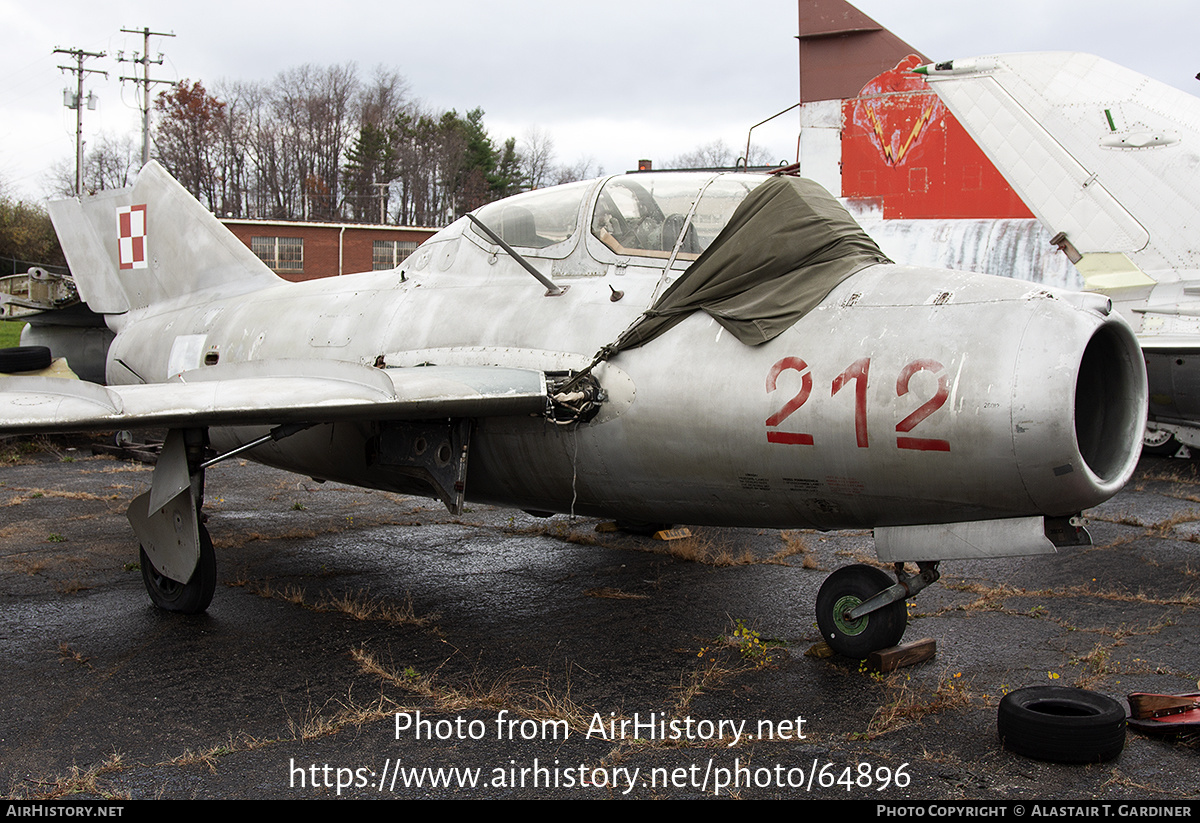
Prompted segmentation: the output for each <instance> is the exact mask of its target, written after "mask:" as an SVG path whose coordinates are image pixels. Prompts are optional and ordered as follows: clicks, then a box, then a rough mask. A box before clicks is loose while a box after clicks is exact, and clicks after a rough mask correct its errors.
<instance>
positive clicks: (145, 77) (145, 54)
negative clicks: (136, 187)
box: [117, 28, 175, 166]
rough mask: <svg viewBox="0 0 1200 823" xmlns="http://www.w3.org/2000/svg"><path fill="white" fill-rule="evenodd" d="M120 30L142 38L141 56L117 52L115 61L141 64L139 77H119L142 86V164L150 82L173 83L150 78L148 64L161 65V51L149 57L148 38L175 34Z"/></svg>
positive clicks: (147, 137)
mask: <svg viewBox="0 0 1200 823" xmlns="http://www.w3.org/2000/svg"><path fill="white" fill-rule="evenodd" d="M121 31H123V32H125V33H126V34H140V35H142V38H143V40H142V42H143V46H142V55H141V57H139V56H138V53H137V52H136V51H135V52H134V53H133V57H126V56H125V52H117V62H118V63H141V64H142V76H141V77H122V78H120V79H121V82H122V83H124V82H125V81H126V80H132V81H133V82H134V83H137V84H138V85H140V86H141V87H142V165H143V166H144V165H146V164H147V163H149V162H150V85H151V84H152V83H166V84H168V85H174V81H172V80H151V79H150V64H151V63H154V64H155V65H159V66H161V65H162V61H163V56H162V53H161V52H160V53H159V55H158V59H157V60H151V59H150V38H151V37H174V36H175V35H174V34H171V33H169V32H162V31H150V29H148V28H144V29H141V30H138V29H121Z"/></svg>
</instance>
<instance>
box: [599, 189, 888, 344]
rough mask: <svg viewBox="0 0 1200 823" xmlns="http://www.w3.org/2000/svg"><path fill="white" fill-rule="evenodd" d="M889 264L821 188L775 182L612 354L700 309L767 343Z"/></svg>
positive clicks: (742, 336)
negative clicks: (835, 293) (856, 279)
mask: <svg viewBox="0 0 1200 823" xmlns="http://www.w3.org/2000/svg"><path fill="white" fill-rule="evenodd" d="M890 262H891V261H890V260H888V258H887V257H885V256H884V254H883V252H882V251H880V250H879V247H878V246H877V245H875V241H874V240H872V239H871V238H870V237H868V236H867V234H866V233H865V232H864V231H863V230H862V228H861V227H860V226H859V225H858V224H857V223H855V222H854V218H853V217H851V216H850V214H849V212H847V211H846V209H845V208H843V207H842V205H841V204H840V203H838V202H837V200H835V199H834V198H833V196H832V195H831V194H829V192H827V191H826V190H825V189H823V188H821V186H819V185H817V184H816V183H814V182H812V181H811V180H804V179H802V178H798V177H782V176H780V177H772V178H770V179H769V180H767V181H766V182H765V183H763V184H762V185H760V186H758V187H757V188H755V189H754V190H753V191H751V192H750V194H749V195H747V196H746V199H745V200H743V201H742V202H741V204H740V205H739V206H738V207H737V209H736V210H735V211H734V213H733V216H732V217H731V218H730V220H729V223H728V224H727V225H726V226H725V228H724V229H722V231H721V233H720V234H718V235H717V237H716V238H715V239H714V240H713V242H712V244H711V245H710V246H709V247H708V248H707V249H706V250H705V251H704V253H703V254H701V255H700V257H699V258H697V259H696V262H695V263H693V264H692V265H691V266H690V267H688V269H687V271H685V272H684V273H683V274H682V275H680V277H679V279H678V280H676V281H675V282H674V283H672V284H671V287H670V288H668V289H667V290H666V291H665V292H663V295H662V297H660V298H659V300H658V302H657V303H655V304H654V305H653V306H652V307H650V309H648V310H647V311H646V312H645V314H643V315H642V317H641V319H640V320H639V321H638V322H637V323H635V324H634V325H633V326H631V327H630V328H629V329H628V330H626V331H625V333H624V334H622V335H621V336H620V337H619V338H618V339H617V342H616V343H615V344H613V345H612V346H611V347H609V354H615V353H616V352H618V351H620V350H622V349H631V348H636V347H638V346H641V345H643V344H645V343H648V342H649V341H651V340H653V339H654V338H655V337H658V336H659V335H660V334H662V333H663V332H665V331H667V329H669V328H671V327H672V326H674V325H675V324H676V323H678V322H679V321H681V320H683V319H684V318H685V317H686V316H687V315H689V314H691V313H692V312H694V311H696V310H698V309H700V310H703V311H705V312H708V314H710V315H712V317H713V318H714V319H716V321H717V322H718V323H720V324H721V325H722V326H724V327H725V328H726V329H728V330H729V331H730V332H731V333H732V334H733V335H734V336H735V337H737V339H738V340H740V341H742V342H743V343H746V344H747V345H751V346H755V345H758V344H760V343H765V342H766V341H768V340H771V339H773V338H774V337H776V336H778V335H779V334H781V333H782V332H783V331H785V330H786V329H788V328H789V327H791V326H792V324H794V323H795V322H796V321H797V320H799V319H800V318H801V317H803V316H804V315H805V314H806V313H808V312H809V311H811V310H812V309H813V308H814V307H815V306H816V305H817V304H818V303H820V302H821V301H822V300H824V299H825V296H826V295H827V294H829V292H831V291H832V290H833V288H834V287H835V286H836V285H837V284H838V283H840V282H842V281H843V280H845V279H846V278H847V277H849V276H850V275H852V274H854V273H855V272H856V271H859V270H861V269H864V268H866V267H867V266H872V265H875V264H876V263H890Z"/></svg>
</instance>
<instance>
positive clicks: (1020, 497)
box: [0, 163, 1146, 658]
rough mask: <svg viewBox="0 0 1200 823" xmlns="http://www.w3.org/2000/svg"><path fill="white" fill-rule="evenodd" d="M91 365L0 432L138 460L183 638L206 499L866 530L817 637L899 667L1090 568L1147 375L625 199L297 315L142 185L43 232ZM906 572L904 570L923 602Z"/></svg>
mask: <svg viewBox="0 0 1200 823" xmlns="http://www.w3.org/2000/svg"><path fill="white" fill-rule="evenodd" d="M51 215H52V218H53V220H54V223H55V226H56V229H57V231H58V232H59V236H60V238H61V240H62V242H63V246H64V249H65V250H66V253H67V258H68V260H69V262H70V265H71V269H72V271H73V272H74V273H75V278H76V284H77V287H78V289H79V293H80V295H81V297H82V298H83V299H84V300H85V301H86V303H87V305H88V306H89V307H90V309H91V310H92V311H94V312H97V313H99V314H101V315H103V316H104V317H105V319H106V322H107V323H108V325H109V327H110V328H111V329H112V331H113V332H114V333H115V338H114V340H113V342H112V345H111V346H110V348H109V350H108V355H107V367H106V371H107V374H106V381H107V384H108V385H105V386H102V385H98V384H95V383H89V382H84V381H78V380H70V379H64V378H55V377H44V376H17V377H9V378H4V379H3V380H0V409H2V413H0V432H5V433H19V432H37V431H43V432H44V431H78V430H96V431H102V430H111V429H130V428H135V427H150V426H152V427H159V428H165V429H167V430H168V431H169V434H168V436H167V438H166V441H165V444H164V446H163V451H162V454H161V457H160V460H159V462H158V465H157V467H156V469H155V472H154V475H153V477H152V481H151V487H150V490H149V491H147V492H146V493H145V494H142V495H140V496H139V497H137V498H136V499H134V500H133V501H132V503H131V505H130V508H129V519H130V522H131V525H132V527H133V531H134V533H135V534H136V537H137V540H138V542H139V544H140V546H141V568H142V572H143V577H144V580H145V585H146V588H147V591H148V592H149V595H150V597H151V599H152V600H153V602H154V603H155V604H157V605H158V606H160V607H161V608H164V609H167V610H174V611H180V612H188V613H194V612H199V611H203V610H204V609H205V608H207V606H208V604H209V602H210V600H211V598H212V596H213V590H214V586H215V578H216V565H215V564H216V561H215V554H214V550H213V545H212V541H211V540H210V539H209V536H208V533H207V529H206V527H205V525H204V524H203V519H202V517H201V508H202V506H203V501H204V478H205V470H206V469H207V468H208V467H210V466H212V465H213V464H214V463H216V462H218V461H220V460H223V459H225V458H227V457H229V456H232V455H235V454H240V455H244V456H245V457H247V458H249V459H252V460H256V461H259V462H262V463H265V464H269V465H272V466H276V467H279V468H283V469H286V470H289V471H293V472H297V473H300V474H304V475H308V476H311V477H314V478H318V479H322V480H324V479H328V480H334V481H339V482H344V483H350V484H356V485H360V486H366V487H371V488H376V489H385V490H389V491H394V492H400V493H406V494H421V495H426V496H431V497H437V498H440V499H441V500H442V501H443V502H444V503H445V504H446V505H447V506H448V507H449V508H450V509H451V510H452V511H458V510H460V509H461V507H462V505H463V502H464V500H475V501H481V502H486V503H492V504H498V505H502V506H509V507H515V508H520V509H524V510H526V511H530V512H533V513H539V514H549V513H555V512H559V513H572V514H578V515H588V516H598V517H606V518H613V519H616V520H617V521H619V522H624V523H627V524H667V523H688V524H697V525H724V526H751V527H772V528H812V529H840V528H870V529H874V536H875V543H876V550H877V553H878V555H879V557H880V559H881V560H883V561H884V562H885V563H890V564H892V567H893V569H894V572H895V580H893V579H892V578H891V577H889V575H888V574H886V573H884V572H883V571H880V570H879V569H877V568H875V567H873V566H868V565H862V564H859V565H852V566H847V567H844V568H842V569H839V570H837V571H835V572H833V573H832V574H831V575H830V576H829V577H828V578H827V579H826V580H825V582H824V583H823V585H822V586H821V589H820V592H819V594H818V597H817V617H818V623H819V625H820V627H821V631H822V634H823V635H824V637H825V638H826V639H827V641H828V642H829V643H830V645H831V646H832V647H833V648H834V649H835V650H836V651H838V652H840V653H842V654H845V655H849V656H854V657H859V658H861V657H865V656H866V655H867V653H868V652H870V651H873V650H876V649H880V648H884V647H888V646H892V645H895V644H896V643H898V642H899V641H900V639H901V636H902V634H903V632H904V629H905V626H906V620H907V617H906V606H905V600H906V598H908V597H910V596H912V595H914V594H915V593H916V592H917V591H919V590H920V589H921V588H924V587H925V586H927V585H929V584H930V583H932V582H934V581H935V580H936V579H937V578H938V574H939V572H938V569H939V564H940V563H941V562H942V561H944V560H951V559H957V558H975V557H997V556H1015V555H1025V554H1038V553H1043V552H1052V551H1054V550H1055V549H1054V547H1055V545H1072V544H1078V543H1081V542H1086V540H1087V536H1086V531H1084V530H1083V528H1082V527H1081V524H1080V520H1079V519H1078V515H1079V513H1080V512H1081V511H1082V510H1083V509H1086V508H1088V507H1090V506H1093V505H1096V504H1098V503H1100V502H1101V501H1103V500H1105V499H1106V498H1108V497H1109V496H1111V495H1112V494H1114V493H1115V492H1116V491H1117V490H1118V489H1120V487H1121V486H1122V485H1123V484H1124V483H1125V482H1126V480H1127V479H1128V478H1129V476H1130V475H1131V473H1132V472H1133V470H1134V468H1135V465H1136V461H1137V457H1138V445H1139V440H1140V434H1141V431H1142V429H1143V426H1144V424H1145V414H1146V384H1145V374H1144V370H1143V367H1142V362H1141V355H1140V352H1139V351H1138V347H1137V342H1136V339H1135V337H1134V335H1133V332H1132V330H1131V329H1130V327H1129V325H1128V323H1127V322H1125V321H1124V320H1123V319H1121V318H1120V316H1119V315H1117V314H1115V313H1113V312H1112V310H1111V303H1110V301H1109V300H1108V299H1106V298H1104V297H1101V296H1098V295H1086V294H1077V293H1070V292H1062V291H1056V290H1052V289H1048V288H1044V287H1041V286H1037V285H1034V284H1029V283H1023V282H1019V281H1015V280H1010V279H1006V278H998V277H989V276H985V275H975V274H966V273H961V272H952V271H945V270H937V269H922V268H916V267H909V266H902V265H896V264H893V263H892V262H891V261H889V260H888V259H887V258H886V257H884V255H883V254H882V253H881V252H880V251H879V249H878V247H877V246H876V245H875V243H874V242H873V241H872V240H871V239H870V238H869V237H868V236H867V235H866V234H865V233H864V232H863V231H862V230H861V229H860V228H859V227H858V225H857V224H856V223H855V222H854V221H853V219H852V218H851V217H850V216H849V214H848V213H847V212H846V211H845V209H844V208H842V207H841V205H839V204H838V202H837V201H836V200H835V199H834V198H833V197H832V196H831V195H829V194H828V193H827V192H825V191H824V190H823V189H821V188H820V187H819V186H817V185H816V184H814V183H812V182H810V181H806V180H802V179H799V178H795V177H790V176H786V175H775V176H767V175H753V174H733V173H725V174H714V173H649V174H628V175H618V176H613V177H608V178H603V179H599V180H594V181H588V182H581V183H572V184H568V185H565V186H559V187H554V188H548V189H542V190H537V191H531V192H527V193H524V194H520V195H517V196H515V197H512V198H509V199H506V200H502V201H498V202H495V203H491V204H489V205H486V206H483V207H482V208H480V209H478V210H477V211H476V212H474V213H472V214H470V215H468V216H466V217H464V218H462V219H459V220H458V221H456V222H454V223H452V224H451V225H450V226H448V227H447V228H445V229H443V230H441V231H440V232H438V233H437V234H436V235H435V236H433V237H432V238H431V239H430V240H428V241H427V242H426V243H424V244H423V245H422V246H421V247H420V248H419V249H418V250H417V251H416V252H415V253H414V254H413V255H412V256H411V257H410V258H409V259H408V260H407V261H405V262H404V263H403V264H402V265H401V266H400V267H398V268H396V269H394V270H391V271H384V272H368V273H363V274H357V275H348V276H343V277H334V278H327V279H320V280H310V281H307V282H304V283H288V282H285V281H283V280H281V279H280V278H279V277H277V276H276V275H275V274H274V273H273V272H272V271H271V270H270V269H269V268H267V266H266V265H265V264H264V263H263V262H262V261H260V260H259V259H258V257H256V256H255V255H254V254H253V253H252V252H251V251H250V250H249V249H247V248H246V247H245V246H244V245H243V244H242V243H240V242H239V241H238V240H237V239H236V238H234V237H233V236H232V235H231V234H229V232H228V231H227V230H226V229H225V228H224V227H223V226H222V225H221V224H220V223H219V222H218V221H217V220H216V219H215V218H214V217H213V216H212V215H211V214H209V213H208V212H207V211H206V210H205V209H204V208H203V207H202V206H200V204H199V203H197V202H196V201H195V200H194V199H193V198H192V197H191V196H190V195H189V194H187V192H186V191H185V190H184V189H183V188H182V187H181V186H180V185H179V184H178V183H176V182H175V181H174V180H173V179H171V178H170V176H169V175H168V174H167V173H166V172H165V171H164V170H163V169H161V168H160V167H159V166H158V165H156V164H154V163H150V164H149V165H147V166H146V167H145V168H144V169H143V170H142V171H141V173H140V175H139V177H138V179H137V181H136V183H135V184H134V185H133V186H132V187H130V188H128V189H123V190H120V191H114V192H105V193H102V194H99V195H96V196H95V197H91V198H88V199H86V200H84V201H82V202H80V201H78V200H73V199H72V200H65V201H60V202H57V203H54V204H52V205H51ZM906 564H915V569H913V568H911V567H910V566H908V565H906Z"/></svg>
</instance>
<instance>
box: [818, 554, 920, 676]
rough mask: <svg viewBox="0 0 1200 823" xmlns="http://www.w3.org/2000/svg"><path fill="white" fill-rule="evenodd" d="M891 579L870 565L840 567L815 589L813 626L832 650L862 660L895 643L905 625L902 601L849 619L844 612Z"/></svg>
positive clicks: (873, 593)
mask: <svg viewBox="0 0 1200 823" xmlns="http://www.w3.org/2000/svg"><path fill="white" fill-rule="evenodd" d="M892 583H893V580H892V579H891V578H890V577H888V575H887V573H886V572H883V571H880V570H879V569H877V568H875V567H874V566H866V565H862V564H859V565H855V566H843V567H842V568H840V569H838V570H837V571H835V572H834V573H833V574H831V575H829V577H827V578H825V582H824V583H822V584H821V590H820V591H819V592H817V625H818V626H819V627H820V629H821V636H822V637H824V638H825V642H826V643H828V644H829V646H830V648H832V649H833V650H834V651H835V652H837V653H838V654H840V655H844V656H846V657H852V658H854V659H855V660H862V659H863V658H865V657H866V656H867V655H868V654H870V653H871V652H873V651H878V650H879V649H886V648H888V647H890V646H895V645H896V644H897V643H899V642H900V638H901V637H903V636H904V629H905V628H907V626H908V609H907V608H906V607H905V605H904V601H903V600H898V601H896V602H895V603H889V604H888V605H886V606H884V607H883V608H882V609H878V610H876V611H873V612H871V613H870V614H868V615H865V616H863V617H860V618H858V619H857V620H851V619H849V618H847V617H846V612H848V611H850V610H851V609H853V608H854V607H855V606H857V605H859V604H860V603H863V602H865V601H867V600H870V599H871V598H872V597H874V596H875V595H877V594H879V593H880V592H881V591H883V590H884V589H886V588H888V587H889V586H891V585H892Z"/></svg>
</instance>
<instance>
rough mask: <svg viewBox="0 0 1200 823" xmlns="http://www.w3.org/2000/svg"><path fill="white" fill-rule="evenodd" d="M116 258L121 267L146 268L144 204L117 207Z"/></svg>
mask: <svg viewBox="0 0 1200 823" xmlns="http://www.w3.org/2000/svg"><path fill="white" fill-rule="evenodd" d="M117 259H118V261H119V263H120V267H121V268H122V269H144V268H146V259H147V258H146V204H145V203H143V204H142V205H140V206H126V207H124V208H118V209H117Z"/></svg>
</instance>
